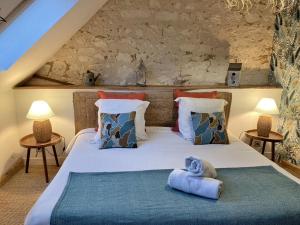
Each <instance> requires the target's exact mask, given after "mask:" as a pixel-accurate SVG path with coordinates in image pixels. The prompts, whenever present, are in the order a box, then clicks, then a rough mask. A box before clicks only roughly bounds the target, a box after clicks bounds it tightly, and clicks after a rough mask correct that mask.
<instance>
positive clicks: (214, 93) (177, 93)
mask: <svg viewBox="0 0 300 225" xmlns="http://www.w3.org/2000/svg"><path fill="white" fill-rule="evenodd" d="M217 96H218V92H217V91H211V92H186V91H182V90H179V89H175V90H174V98H175V99H176V98H180V97H188V98H217ZM178 107H179V104H178V103H177V102H176V103H175V110H176V112H177V115H178ZM172 131H174V132H179V125H178V118H177V119H176V124H175V126H174V127H172Z"/></svg>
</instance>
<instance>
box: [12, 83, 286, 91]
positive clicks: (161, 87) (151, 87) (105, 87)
mask: <svg viewBox="0 0 300 225" xmlns="http://www.w3.org/2000/svg"><path fill="white" fill-rule="evenodd" d="M174 88H179V89H183V90H184V89H188V90H190V89H248V88H254V89H255V88H256V89H274V88H279V89H281V88H282V87H280V86H274V85H241V86H239V87H228V86H227V85H224V84H217V85H195V86H164V85H149V86H146V87H139V86H116V85H99V86H93V87H88V86H81V85H49V86H16V87H15V88H14V89H78V90H80V89H102V90H124V89H127V90H137V91H138V90H147V89H148V90H166V89H174Z"/></svg>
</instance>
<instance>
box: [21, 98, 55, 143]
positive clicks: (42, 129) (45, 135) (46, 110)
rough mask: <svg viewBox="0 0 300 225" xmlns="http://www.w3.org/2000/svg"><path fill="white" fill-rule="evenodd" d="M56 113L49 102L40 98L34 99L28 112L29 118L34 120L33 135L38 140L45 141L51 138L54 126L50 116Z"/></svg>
mask: <svg viewBox="0 0 300 225" xmlns="http://www.w3.org/2000/svg"><path fill="white" fill-rule="evenodd" d="M52 116H54V113H53V111H52V109H51V108H50V106H49V105H48V103H47V102H45V101H42V100H38V101H34V102H33V103H32V104H31V106H30V109H29V111H28V113H27V116H26V117H27V118H28V119H32V120H34V122H33V135H34V137H35V139H36V141H37V142H39V143H45V142H48V141H50V140H51V135H52V126H51V123H50V120H49V118H50V117H52Z"/></svg>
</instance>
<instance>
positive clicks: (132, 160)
mask: <svg viewBox="0 0 300 225" xmlns="http://www.w3.org/2000/svg"><path fill="white" fill-rule="evenodd" d="M147 131H148V134H149V139H148V140H147V141H143V142H140V143H139V147H138V148H137V149H107V150H99V149H98V145H97V144H93V143H91V139H93V136H94V135H95V131H94V129H92V128H90V129H84V130H82V131H81V132H79V133H78V134H77V135H76V136H75V137H74V139H73V140H72V142H71V143H70V145H69V147H68V149H67V151H68V152H69V155H68V157H67V159H66V160H65V162H64V163H63V165H62V167H61V169H60V170H59V172H58V173H57V175H56V176H55V178H54V179H53V181H52V182H51V183H50V184H49V186H48V187H47V188H46V190H45V191H44V193H43V194H42V195H41V196H40V198H39V199H38V201H37V202H36V203H35V205H34V206H33V208H32V209H31V211H30V212H29V214H28V215H27V217H26V221H25V224H26V225H49V224H50V216H51V213H52V209H53V208H54V206H55V204H56V202H57V201H58V199H59V197H60V195H61V193H62V191H63V189H64V187H65V185H66V182H67V178H68V174H69V172H71V171H73V172H115V171H138V170H153V169H172V168H183V167H184V159H185V157H187V156H197V157H199V158H202V159H206V160H208V161H210V162H211V163H212V164H213V165H214V166H215V167H216V168H230V167H231V168H232V167H253V166H265V165H272V166H273V167H274V168H275V169H277V170H278V171H279V172H281V173H283V174H284V175H286V176H287V177H289V178H290V179H292V180H294V181H296V182H297V183H299V184H300V180H299V179H297V178H295V177H294V176H292V175H291V174H289V173H288V172H286V171H285V170H283V169H282V168H280V167H279V166H277V165H276V164H275V163H273V162H272V161H270V160H268V159H267V158H266V157H264V156H262V155H261V154H260V153H258V152H257V151H255V150H254V149H252V148H251V147H249V146H248V145H247V144H245V143H243V142H241V141H240V140H238V139H237V138H235V137H233V136H230V142H231V144H229V145H197V146H195V145H193V144H192V143H191V142H189V141H186V140H184V139H183V138H181V137H179V136H178V134H176V133H174V132H172V131H171V130H170V128H169V127H148V128H147Z"/></svg>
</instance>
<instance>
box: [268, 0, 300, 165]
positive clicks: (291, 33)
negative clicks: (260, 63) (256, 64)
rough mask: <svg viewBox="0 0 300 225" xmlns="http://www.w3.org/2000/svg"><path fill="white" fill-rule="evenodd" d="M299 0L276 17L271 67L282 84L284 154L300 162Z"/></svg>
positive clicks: (282, 147) (281, 119)
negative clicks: (291, 7)
mask: <svg viewBox="0 0 300 225" xmlns="http://www.w3.org/2000/svg"><path fill="white" fill-rule="evenodd" d="M299 7H300V4H299V1H297V2H296V4H295V7H294V8H293V9H291V10H289V11H284V12H282V13H280V14H278V16H277V17H276V19H275V27H276V29H275V35H274V51H273V54H272V60H271V67H272V68H273V70H274V72H273V73H274V75H275V78H276V80H277V81H278V82H279V83H280V84H281V85H282V87H283V92H282V96H281V105H280V125H279V131H280V132H281V133H282V134H283V135H284V142H283V145H280V146H279V147H278V148H277V150H278V151H279V153H280V155H281V157H283V158H285V159H288V160H289V161H291V162H293V163H295V164H300V36H299V34H300V8H299Z"/></svg>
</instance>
